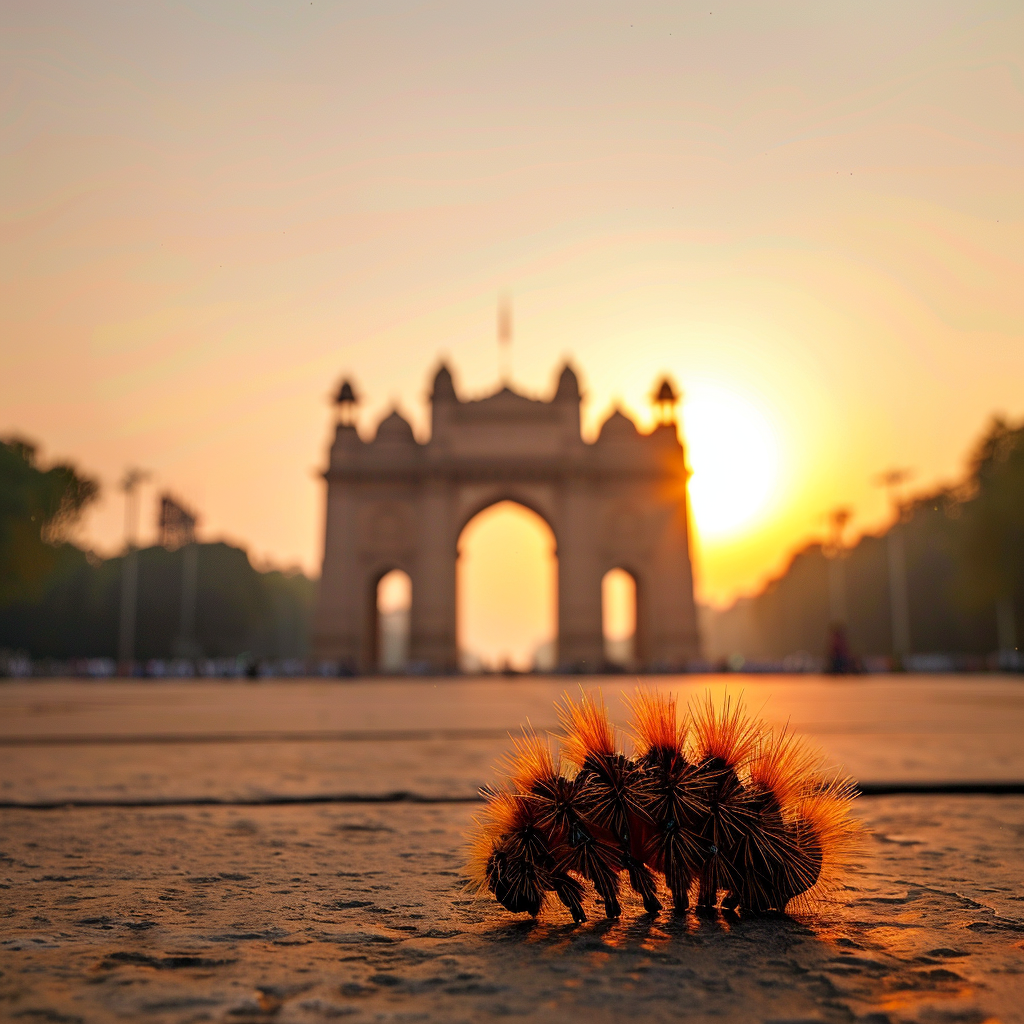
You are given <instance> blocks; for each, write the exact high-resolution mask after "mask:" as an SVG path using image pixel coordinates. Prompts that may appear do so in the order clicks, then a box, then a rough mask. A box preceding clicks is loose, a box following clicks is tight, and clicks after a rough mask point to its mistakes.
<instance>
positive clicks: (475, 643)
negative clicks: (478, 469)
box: [456, 501, 558, 672]
mask: <svg viewBox="0 0 1024 1024" xmlns="http://www.w3.org/2000/svg"><path fill="white" fill-rule="evenodd" d="M456 615H457V620H456V621H457V624H456V635H457V638H458V649H459V662H460V667H461V668H462V670H463V671H467V672H478V671H500V670H507V669H512V670H515V671H520V672H523V671H530V670H539V671H549V670H551V669H553V668H554V667H555V663H556V647H557V639H558V558H557V554H556V548H555V535H554V533H553V532H552V530H551V527H550V526H549V525H548V524H547V522H545V520H544V519H543V518H542V517H541V516H539V515H538V514H537V513H536V512H533V511H531V510H530V509H528V508H526V507H525V506H523V505H520V504H518V503H517V502H514V501H498V502H496V503H495V504H492V505H490V506H488V507H487V508H485V509H483V510H482V511H481V512H478V513H477V514H476V515H475V516H473V518H472V519H470V521H469V522H468V523H467V524H466V526H465V527H464V528H463V530H462V533H461V534H460V535H459V542H458V566H457V572H456Z"/></svg>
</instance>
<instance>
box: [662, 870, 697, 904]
mask: <svg viewBox="0 0 1024 1024" xmlns="http://www.w3.org/2000/svg"><path fill="white" fill-rule="evenodd" d="M692 881H693V878H692V877H691V875H690V872H689V871H687V870H685V869H684V868H681V867H680V866H678V865H676V864H675V863H673V862H672V861H669V863H667V864H666V865H665V884H666V885H667V886H668V888H669V891H670V892H671V893H672V906H673V907H674V908H675V909H676V910H689V909H690V883H691V882H692Z"/></svg>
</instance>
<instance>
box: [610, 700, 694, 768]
mask: <svg viewBox="0 0 1024 1024" xmlns="http://www.w3.org/2000/svg"><path fill="white" fill-rule="evenodd" d="M624 699H625V703H626V706H627V707H628V708H629V710H630V732H631V733H632V735H633V742H634V745H635V748H636V755H637V757H638V758H640V759H642V758H644V757H646V756H647V755H648V754H650V753H651V751H652V750H663V751H669V750H674V751H675V750H678V751H682V750H683V748H684V747H685V746H686V738H687V734H688V732H689V723H688V720H686V719H684V720H683V721H681V722H680V721H679V720H678V716H677V714H676V698H675V697H674V696H673V695H672V694H668V693H658V692H652V691H651V690H637V692H636V693H635V694H634V695H633V696H632V697H625V698H624Z"/></svg>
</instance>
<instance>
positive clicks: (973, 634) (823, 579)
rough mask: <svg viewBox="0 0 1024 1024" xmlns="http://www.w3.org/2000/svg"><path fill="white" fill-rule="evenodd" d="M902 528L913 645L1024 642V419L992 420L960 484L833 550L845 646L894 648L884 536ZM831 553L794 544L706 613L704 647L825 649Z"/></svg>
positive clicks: (971, 647)
mask: <svg viewBox="0 0 1024 1024" xmlns="http://www.w3.org/2000/svg"><path fill="white" fill-rule="evenodd" d="M893 529H896V530H899V531H901V538H900V539H901V542H902V548H903V557H904V561H905V571H906V610H907V612H908V615H909V634H910V636H909V640H910V648H911V651H913V652H920V653H933V652H934V653H944V654H950V655H961V656H975V657H980V656H983V655H986V654H990V653H992V652H995V651H997V650H1000V649H1003V650H1005V649H1006V646H1007V645H1008V644H1010V645H1011V646H1012V647H1017V648H1018V649H1019V647H1020V646H1021V645H1022V642H1024V422H1022V423H1019V424H1016V425H1015V424H1012V423H1009V422H1007V421H1006V420H1004V419H1001V418H996V419H993V420H992V422H991V423H990V424H989V426H988V428H987V429H986V430H985V432H984V433H983V435H982V437H981V439H980V440H979V441H978V443H977V445H976V446H975V448H974V451H973V453H972V455H971V457H970V459H969V461H968V466H967V470H966V472H965V474H964V477H963V479H962V480H960V481H959V482H958V483H956V484H955V485H953V486H950V487H943V488H938V489H936V490H934V491H931V492H929V493H926V494H922V495H919V496H917V497H916V498H914V499H912V500H909V501H907V502H905V503H903V504H902V506H901V508H900V515H899V521H898V522H896V523H894V524H893V526H891V527H890V529H889V530H887V531H885V532H884V533H882V534H879V535H868V536H863V537H861V538H860V539H859V541H857V543H856V544H854V545H853V546H852V547H850V548H847V549H845V550H844V551H842V552H840V557H841V558H842V560H843V565H842V570H843V571H842V576H843V582H844V589H845V602H844V603H845V606H846V607H845V623H844V625H845V627H846V633H847V637H848V641H849V646H850V648H851V649H852V651H854V652H855V653H857V654H859V655H861V656H870V655H884V656H892V655H894V654H898V653H899V652H898V651H897V650H896V645H895V644H894V636H893V615H892V611H893V609H892V605H891V601H892V599H893V596H892V587H891V580H890V572H891V570H892V562H891V556H890V550H889V541H890V536H889V534H890V531H891V530H893ZM833 554H834V553H833V552H832V551H830V550H829V548H828V545H825V544H822V543H813V544H808V545H807V546H806V547H804V548H803V549H802V550H800V551H798V552H797V553H796V554H795V555H794V556H793V558H792V560H791V561H790V563H789V565H788V566H787V568H786V570H785V572H784V573H783V574H782V575H781V576H780V577H779V578H777V579H775V580H772V581H771V582H770V583H769V584H768V585H767V586H766V587H765V588H764V590H763V591H762V592H761V593H760V594H757V595H756V596H753V597H748V598H742V599H740V600H738V601H737V602H735V604H734V605H733V606H732V607H731V608H729V609H726V610H725V611H722V612H717V613H712V614H711V615H709V616H708V617H707V619H706V633H707V637H706V639H707V640H708V641H709V644H708V646H709V648H710V651H709V653H712V654H714V655H716V656H717V655H725V654H731V653H733V652H735V653H738V654H742V655H744V656H745V657H746V658H747V659H748V660H757V659H765V660H777V659H781V658H785V657H787V656H790V655H794V654H796V653H797V652H808V653H809V654H811V655H814V656H823V655H826V654H827V650H826V647H827V644H828V638H829V636H830V633H831V632H832V630H833V627H834V625H835V623H834V622H833V621H832V619H833V605H834V600H831V599H830V598H831V594H830V572H834V567H832V566H830V560H831V556H833Z"/></svg>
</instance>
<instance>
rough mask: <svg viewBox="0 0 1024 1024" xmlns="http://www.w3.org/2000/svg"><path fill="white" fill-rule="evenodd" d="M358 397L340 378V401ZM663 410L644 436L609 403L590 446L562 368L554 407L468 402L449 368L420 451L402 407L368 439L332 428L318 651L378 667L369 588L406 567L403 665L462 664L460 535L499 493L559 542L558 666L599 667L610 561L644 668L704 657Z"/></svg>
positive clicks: (354, 667)
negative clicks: (626, 576)
mask: <svg viewBox="0 0 1024 1024" xmlns="http://www.w3.org/2000/svg"><path fill="white" fill-rule="evenodd" d="M665 388H668V389H669V392H668V393H669V394H671V388H670V386H669V385H668V384H667V383H666V384H664V385H663V386H662V391H661V393H660V394H661V397H662V400H664V395H665ZM672 397H673V401H674V395H673V396H672ZM352 401H354V393H353V391H352V389H351V386H350V385H348V383H347V382H346V384H345V385H343V387H342V391H341V393H340V394H339V402H340V403H342V404H344V403H346V402H349V403H350V402H352ZM671 408H672V406H671V405H670V406H669V412H668V415H663V416H662V419H661V422H660V423H659V425H658V426H656V427H655V428H654V430H653V431H652V432H651V433H649V434H640V433H639V431H638V430H637V429H636V426H635V424H634V423H633V422H632V420H630V419H628V418H627V417H626V416H625V415H623V414H622V413H621V412H619V411H616V412H613V413H612V414H611V416H609V417H608V419H607V420H605V422H604V424H603V425H602V427H601V432H600V434H599V436H598V438H597V440H596V441H595V442H593V443H592V444H588V443H587V442H585V441H584V440H583V438H582V436H581V434H580V390H579V383H578V381H577V379H576V374H575V373H574V372H573V371H572V369H571V368H570V367H569V366H568V365H566V366H565V368H564V369H563V370H562V372H561V375H560V376H559V379H558V386H557V388H556V390H555V393H554V396H553V397H552V398H551V400H550V401H538V400H536V399H531V398H527V397H526V396H525V395H521V394H518V393H517V392H515V391H513V390H512V389H511V388H509V387H503V388H502V389H501V390H500V391H498V392H496V393H495V394H493V395H490V396H489V397H487V398H483V399H480V400H478V401H465V402H464V401H461V400H460V399H459V397H458V395H457V394H456V393H455V386H454V384H453V382H452V376H451V373H450V372H449V370H448V368H447V367H446V366H444V365H442V366H441V368H440V369H439V370H438V371H437V375H436V376H435V378H434V386H433V392H432V395H431V434H430V440H429V441H427V442H426V443H425V444H421V443H420V442H418V441H417V440H416V439H415V437H414V436H413V432H412V427H411V426H410V425H409V423H408V421H407V420H405V419H403V418H402V416H400V415H399V414H398V412H397V411H393V412H391V414H390V415H388V416H387V417H385V418H384V419H383V420H382V421H381V423H380V425H379V426H378V428H377V434H376V437H374V439H373V440H372V441H370V442H364V441H363V440H362V439H361V438H360V437H359V434H358V433H357V432H356V428H355V427H354V426H353V425H352V424H351V423H350V422H344V421H343V422H341V423H339V425H338V428H337V433H336V435H335V439H334V444H333V445H332V447H331V453H330V465H329V467H328V469H327V470H326V472H325V473H324V477H325V479H326V481H327V517H326V536H325V542H324V561H323V571H322V574H321V577H320V590H319V598H318V603H317V610H316V617H315V622H314V638H313V643H314V651H315V653H316V655H317V657H319V658H321V659H324V660H333V661H336V662H338V663H339V665H341V666H342V667H343V668H344V669H346V670H348V671H353V672H360V673H364V672H373V671H375V670H376V667H377V666H376V657H375V651H376V625H377V610H376V591H377V583H378V581H379V580H380V579H381V577H383V576H384V575H385V573H387V572H390V571H391V570H392V569H403V570H404V571H405V572H407V573H408V574H409V577H410V579H411V580H412V609H411V626H410V631H411V636H410V645H409V646H410V650H409V656H410V667H411V668H413V669H415V670H419V671H426V672H455V671H457V667H458V656H457V650H456V632H455V629H456V625H455V616H456V610H455V609H456V605H455V563H456V559H457V558H458V540H459V535H460V534H461V533H462V530H463V528H464V527H465V526H466V524H467V523H468V522H469V521H470V519H472V518H473V516H475V515H476V514H477V513H478V512H481V511H483V510H484V509H485V508H488V507H489V506H491V505H493V504H495V503H496V502H499V501H506V500H508V501H515V502H518V503H519V504H521V505H524V506H525V507H526V508H529V509H532V510H533V511H534V512H536V513H537V514H538V515H539V516H541V518H543V519H544V520H545V521H546V522H547V524H548V525H549V526H550V527H551V531H552V533H553V534H554V536H555V544H556V552H557V556H558V641H557V663H558V665H559V667H560V668H561V669H563V670H568V671H599V670H600V669H602V668H603V667H604V639H603V635H602V620H601V580H602V578H603V577H604V574H605V573H606V572H607V571H608V570H609V569H613V568H616V567H618V568H622V569H625V570H627V571H628V572H629V573H630V574H631V575H632V576H633V578H634V579H635V580H636V587H637V629H636V658H637V660H638V662H639V663H640V665H641V666H642V667H643V668H645V669H667V670H668V669H678V668H682V667H684V666H685V665H686V663H687V662H689V661H691V660H693V659H695V658H697V657H698V655H699V642H698V634H697V616H696V609H695V607H694V600H693V574H692V569H691V564H690V545H689V530H688V512H687V497H686V480H687V469H686V459H685V455H684V451H683V447H682V445H681V444H680V442H679V438H678V432H677V428H676V424H675V421H674V417H673V415H672V414H671Z"/></svg>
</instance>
